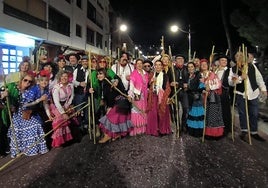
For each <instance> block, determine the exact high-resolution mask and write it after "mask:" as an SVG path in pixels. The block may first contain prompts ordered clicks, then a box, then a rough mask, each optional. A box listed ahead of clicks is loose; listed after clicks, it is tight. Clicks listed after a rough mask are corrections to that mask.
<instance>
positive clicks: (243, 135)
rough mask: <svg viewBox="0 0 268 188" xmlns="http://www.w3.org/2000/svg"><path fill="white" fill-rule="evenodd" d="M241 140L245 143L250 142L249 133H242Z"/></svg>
mask: <svg viewBox="0 0 268 188" xmlns="http://www.w3.org/2000/svg"><path fill="white" fill-rule="evenodd" d="M239 137H240V139H241V140H243V141H245V142H249V141H248V133H247V132H242V133H241V134H240V135H239Z"/></svg>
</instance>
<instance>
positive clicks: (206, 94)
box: [202, 45, 215, 143]
mask: <svg viewBox="0 0 268 188" xmlns="http://www.w3.org/2000/svg"><path fill="white" fill-rule="evenodd" d="M214 49H215V46H214V45H213V46H212V50H211V55H210V58H209V67H208V70H207V71H208V75H206V76H208V77H209V71H210V70H209V69H210V66H211V64H212V61H213V54H214ZM203 76H204V79H205V75H203ZM206 88H207V87H206ZM207 98H208V91H207V90H206V92H205V99H204V113H205V114H204V128H203V136H202V142H203V143H204V142H205V134H206V119H207Z"/></svg>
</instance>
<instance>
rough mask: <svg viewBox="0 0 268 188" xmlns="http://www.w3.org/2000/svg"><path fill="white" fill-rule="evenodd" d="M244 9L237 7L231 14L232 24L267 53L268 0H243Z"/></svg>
mask: <svg viewBox="0 0 268 188" xmlns="http://www.w3.org/2000/svg"><path fill="white" fill-rule="evenodd" d="M241 2H243V3H244V4H245V8H244V9H236V10H234V12H233V13H232V14H231V24H232V25H233V26H235V27H236V28H237V31H238V32H239V34H240V36H241V37H244V38H246V39H247V40H248V42H250V44H251V45H252V46H254V47H255V46H258V48H259V49H260V50H262V51H265V52H266V54H267V47H268V35H267V33H268V19H267V18H268V1H267V0H258V1H256V0H241Z"/></svg>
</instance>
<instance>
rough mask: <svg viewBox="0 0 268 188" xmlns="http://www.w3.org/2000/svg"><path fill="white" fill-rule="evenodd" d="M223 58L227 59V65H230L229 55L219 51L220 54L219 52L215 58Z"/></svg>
mask: <svg viewBox="0 0 268 188" xmlns="http://www.w3.org/2000/svg"><path fill="white" fill-rule="evenodd" d="M221 58H225V59H227V66H230V62H231V59H230V57H229V56H227V55H225V54H223V53H219V54H217V57H216V58H215V61H217V60H220V59H221Z"/></svg>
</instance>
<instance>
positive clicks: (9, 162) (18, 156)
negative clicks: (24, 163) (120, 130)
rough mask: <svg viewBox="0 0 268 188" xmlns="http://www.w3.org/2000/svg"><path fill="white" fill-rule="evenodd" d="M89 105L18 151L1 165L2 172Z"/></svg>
mask: <svg viewBox="0 0 268 188" xmlns="http://www.w3.org/2000/svg"><path fill="white" fill-rule="evenodd" d="M87 106H89V104H86V105H85V106H83V107H82V108H81V109H79V110H78V111H77V112H75V113H73V114H71V115H70V116H69V117H68V119H66V120H64V121H62V122H61V123H60V124H58V125H57V126H56V127H55V128H53V129H51V130H50V131H49V132H47V133H46V134H45V135H43V136H42V137H41V138H40V139H39V140H37V141H35V142H34V143H33V144H32V145H30V146H29V147H28V148H26V149H25V150H24V151H23V152H20V153H18V155H17V156H16V157H15V158H14V159H11V160H10V161H8V162H7V163H5V164H4V165H3V166H1V167H0V172H1V171H2V170H3V169H5V168H6V167H7V166H8V165H10V164H11V163H12V162H14V161H15V160H16V159H18V158H20V157H21V156H22V155H23V154H25V153H26V152H27V151H28V150H30V149H31V148H32V147H34V146H35V145H36V144H39V143H40V142H41V140H42V139H44V138H45V137H46V136H47V135H49V134H50V133H52V132H53V131H55V130H57V129H58V128H60V127H61V126H62V125H63V124H64V123H65V122H67V121H68V120H69V119H70V118H73V117H74V116H76V115H77V113H78V112H79V111H82V110H83V109H84V108H86V107H87Z"/></svg>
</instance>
